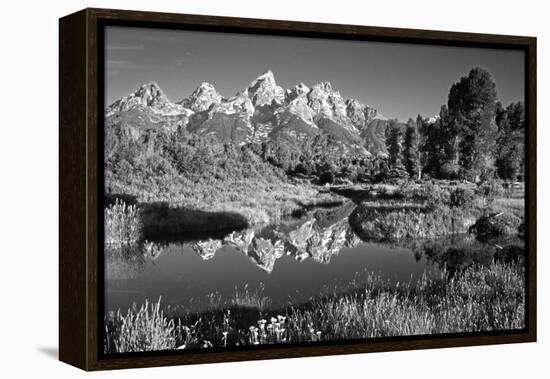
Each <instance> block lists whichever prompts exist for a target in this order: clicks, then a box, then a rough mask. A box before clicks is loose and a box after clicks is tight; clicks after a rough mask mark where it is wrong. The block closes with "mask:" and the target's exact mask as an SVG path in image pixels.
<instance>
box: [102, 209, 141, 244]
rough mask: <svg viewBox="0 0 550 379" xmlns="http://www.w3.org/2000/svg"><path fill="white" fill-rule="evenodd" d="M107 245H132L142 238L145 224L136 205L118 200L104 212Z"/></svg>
mask: <svg viewBox="0 0 550 379" xmlns="http://www.w3.org/2000/svg"><path fill="white" fill-rule="evenodd" d="M104 220H105V244H106V245H108V246H112V245H118V246H123V245H131V244H135V243H136V242H138V241H139V240H140V238H141V234H142V229H143V224H142V221H141V216H140V212H139V210H138V208H137V206H136V205H127V204H126V203H124V202H123V201H121V200H116V201H115V202H114V203H112V204H110V205H109V206H108V207H107V208H105V210H104Z"/></svg>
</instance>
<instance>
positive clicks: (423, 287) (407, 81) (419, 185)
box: [101, 26, 526, 354]
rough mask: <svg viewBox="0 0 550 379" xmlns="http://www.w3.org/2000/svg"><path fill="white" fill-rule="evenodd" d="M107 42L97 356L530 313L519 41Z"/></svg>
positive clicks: (151, 34) (153, 38)
mask: <svg viewBox="0 0 550 379" xmlns="http://www.w3.org/2000/svg"><path fill="white" fill-rule="evenodd" d="M104 58H105V59H104V62H103V66H104V69H103V72H104V99H105V101H104V115H103V116H104V117H103V118H104V123H103V130H104V137H103V140H104V149H103V153H104V154H103V169H104V173H103V177H104V196H103V197H104V201H103V203H104V204H103V212H104V213H103V217H104V239H103V240H104V246H103V259H104V263H103V268H104V271H103V272H104V275H103V279H104V281H103V289H104V294H103V300H104V302H103V306H102V307H103V309H104V314H103V315H101V317H102V318H103V320H104V332H103V341H102V343H103V352H104V353H105V354H117V353H133V352H143V351H160V350H182V351H183V352H184V351H185V350H192V351H197V350H199V349H205V351H208V349H211V350H217V351H219V350H220V349H221V350H224V349H227V350H231V349H233V350H234V349H250V348H251V347H253V346H255V345H269V346H272V345H283V344H290V345H293V344H299V345H301V346H303V345H308V344H311V345H315V344H329V343H333V342H338V341H348V342H352V341H361V342H367V343H368V342H369V341H371V342H372V343H376V341H379V340H380V338H389V337H405V336H423V337H429V336H441V335H449V336H450V335H461V336H462V335H464V336H467V335H469V334H477V335H479V334H480V333H495V332H496V333H500V332H511V331H514V330H522V329H524V328H525V327H526V324H525V322H526V321H525V320H526V307H525V305H526V299H525V286H526V275H525V267H526V255H525V251H526V247H525V246H526V245H525V241H524V238H525V237H524V234H525V171H526V163H525V155H526V154H525V105H524V101H525V93H524V88H525V66H524V62H525V56H524V52H523V51H521V50H507V49H495V48H481V47H457V46H436V45H425V44H423V45H420V44H404V43H393V42H371V41H351V40H338V39H322V38H302V37H290V36H270V35H259V34H254V35H248V34H236V33H218V32H207V31H190V30H168V29H154V28H133V27H128V26H124V27H122V26H120V27H119V26H116V27H115V26H107V27H106V29H105V46H104ZM373 339H376V340H373ZM201 351H202V350H201Z"/></svg>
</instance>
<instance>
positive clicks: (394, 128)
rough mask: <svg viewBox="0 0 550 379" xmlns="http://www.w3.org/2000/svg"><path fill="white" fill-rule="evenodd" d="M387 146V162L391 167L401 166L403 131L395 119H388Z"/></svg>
mask: <svg viewBox="0 0 550 379" xmlns="http://www.w3.org/2000/svg"><path fill="white" fill-rule="evenodd" d="M388 128H389V130H388V138H387V139H386V144H387V147H388V155H389V157H388V158H389V163H390V166H391V167H392V168H403V145H402V141H403V133H402V131H401V128H400V127H399V125H398V124H397V122H396V121H394V120H392V121H390V125H389V126H388Z"/></svg>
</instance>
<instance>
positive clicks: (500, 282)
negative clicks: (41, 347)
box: [104, 262, 525, 352]
mask: <svg viewBox="0 0 550 379" xmlns="http://www.w3.org/2000/svg"><path fill="white" fill-rule="evenodd" d="M524 285H525V283H524V268H523V265H522V264H519V263H517V262H516V263H507V264H504V263H500V262H493V263H492V264H490V265H489V266H482V265H474V266H471V267H468V268H465V269H463V270H461V271H459V272H457V273H455V274H454V275H453V276H449V275H448V274H446V273H445V272H443V273H442V274H441V276H440V277H436V278H429V277H428V276H426V275H424V276H423V277H422V278H421V279H419V280H418V281H416V282H414V283H412V282H411V283H397V284H393V283H391V282H389V281H388V280H386V279H385V278H384V277H382V276H380V275H377V274H365V276H363V277H361V278H359V279H356V280H355V281H353V282H352V283H348V285H347V288H346V287H344V288H340V287H338V288H336V287H335V288H333V289H332V290H333V291H332V293H331V292H327V293H326V294H325V295H324V296H321V297H319V298H316V299H312V300H311V301H310V302H308V303H305V304H301V305H298V306H289V307H286V308H284V309H278V310H276V309H270V308H268V305H269V301H268V300H266V299H265V298H263V296H262V295H261V291H260V292H258V291H251V292H248V294H244V293H243V292H237V293H236V298H232V299H228V300H224V299H223V298H222V297H221V296H219V295H218V296H212V298H211V299H210V301H211V305H212V308H211V309H210V310H207V311H205V312H203V313H201V314H189V313H188V314H183V315H182V314H179V315H178V311H181V310H182V309H188V308H187V307H184V306H182V307H181V308H175V309H171V310H170V312H169V313H170V316H167V315H164V314H163V313H162V311H160V301H159V302H158V303H154V304H148V303H146V304H145V305H144V306H142V307H141V308H139V309H138V308H136V307H134V308H133V309H130V310H129V311H128V313H127V314H125V315H124V314H122V313H121V312H120V311H118V312H110V313H109V314H108V315H107V316H106V318H105V324H106V335H107V339H106V341H105V345H104V346H105V350H106V352H128V351H147V350H161V349H175V348H203V347H213V346H216V347H225V346H244V345H261V344H270V343H293V342H315V341H320V340H341V339H355V338H370V337H387V336H406V335H423V334H440V333H456V332H477V331H490V330H511V329H519V328H522V327H523V326H524V319H525V314H524V306H525V299H524V288H525V286H524ZM246 291H248V289H247V290H246ZM342 291H344V292H342ZM237 298H239V299H241V300H236V299H237Z"/></svg>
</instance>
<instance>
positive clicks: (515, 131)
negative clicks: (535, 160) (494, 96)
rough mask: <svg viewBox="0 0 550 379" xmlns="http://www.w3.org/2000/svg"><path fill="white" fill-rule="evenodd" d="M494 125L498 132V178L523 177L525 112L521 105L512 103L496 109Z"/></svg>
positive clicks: (498, 105)
mask: <svg viewBox="0 0 550 379" xmlns="http://www.w3.org/2000/svg"><path fill="white" fill-rule="evenodd" d="M496 123H497V125H498V130H499V139H498V151H497V158H496V168H497V173H498V176H500V177H501V178H502V179H506V180H516V179H517V178H518V177H520V178H522V177H523V169H524V164H525V146H524V138H525V134H524V133H525V110H524V108H523V103H521V102H518V103H512V104H510V105H509V106H508V107H507V108H505V109H504V108H503V107H502V104H501V103H500V102H499V103H498V104H497V108H496Z"/></svg>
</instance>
